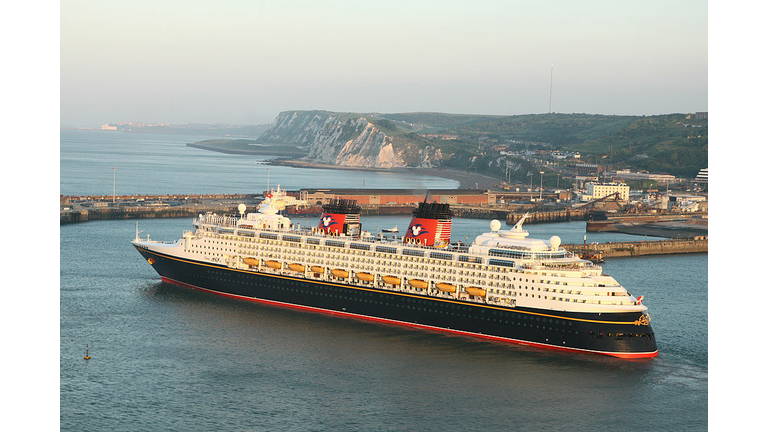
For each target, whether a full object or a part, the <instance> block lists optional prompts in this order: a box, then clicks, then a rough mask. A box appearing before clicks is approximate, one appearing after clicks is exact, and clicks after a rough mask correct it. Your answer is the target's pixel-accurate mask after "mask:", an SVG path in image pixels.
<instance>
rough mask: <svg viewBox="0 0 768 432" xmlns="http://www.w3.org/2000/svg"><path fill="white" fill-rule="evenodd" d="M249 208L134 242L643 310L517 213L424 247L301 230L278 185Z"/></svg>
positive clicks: (302, 269)
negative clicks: (468, 237) (170, 237)
mask: <svg viewBox="0 0 768 432" xmlns="http://www.w3.org/2000/svg"><path fill="white" fill-rule="evenodd" d="M271 195H272V196H271V197H269V196H268V197H267V198H266V199H265V200H264V201H263V202H262V203H261V205H260V206H259V211H258V212H257V213H248V214H244V209H245V208H244V206H241V216H240V217H226V216H221V215H216V214H210V213H209V214H205V215H202V214H201V215H199V217H198V218H196V219H195V220H194V227H195V229H194V230H193V231H186V232H184V234H183V236H182V238H181V239H180V240H178V241H176V242H173V243H162V242H155V241H150V240H149V239H147V240H142V239H140V238H139V237H138V234H137V237H136V240H134V242H133V243H134V244H135V245H136V246H137V247H140V248H144V249H149V250H153V251H155V252H158V253H162V254H166V255H171V256H174V257H176V258H178V259H184V260H190V261H194V262H201V263H211V264H218V265H226V266H228V267H230V268H235V269H238V270H241V271H253V272H261V273H269V274H274V275H284V276H290V277H294V278H295V277H299V278H305V279H308V280H315V281H318V282H324V281H325V282H335V283H344V284H348V285H353V286H361V287H376V288H381V289H387V290H392V291H400V292H413V293H418V294H421V295H428V296H433V297H439V298H455V299H461V300H467V301H472V302H478V303H484V304H489V305H496V306H500V307H509V308H515V307H526V308H536V309H543V310H552V311H573V312H601V313H610V312H630V311H638V312H642V311H645V310H647V308H646V306H644V305H643V304H642V303H641V301H638V299H637V298H635V297H634V296H632V295H630V294H629V293H628V292H627V290H626V289H625V288H624V287H623V286H621V285H620V284H619V283H618V282H616V280H615V279H614V278H612V277H611V276H608V275H605V274H603V273H602V268H601V267H600V266H598V265H595V264H593V263H591V262H589V261H585V260H582V259H580V258H579V257H578V256H576V255H575V254H573V253H571V252H569V251H567V250H566V249H564V248H562V247H560V238H559V237H557V236H553V237H551V238H550V239H549V240H539V239H530V238H528V232H527V231H525V230H523V229H522V224H523V222H524V220H525V218H523V219H522V220H521V221H520V222H518V223H517V225H515V226H514V227H513V228H512V229H511V230H502V229H500V228H501V223H500V222H499V221H493V222H491V230H490V232H487V233H484V234H482V235H479V236H477V238H475V240H474V241H473V243H472V244H471V245H469V246H466V245H448V246H447V247H427V246H420V245H416V244H411V243H403V241H402V239H401V238H397V237H392V236H389V237H384V236H383V234H378V235H371V234H369V233H367V232H363V233H361V235H360V236H355V237H351V236H344V235H331V234H329V235H326V234H324V233H323V231H322V230H320V229H317V228H306V227H304V228H300V227H298V226H294V225H293V224H292V223H291V221H290V220H289V219H288V218H287V217H284V216H282V215H280V214H278V208H279V207H280V206H279V205H278V202H279V201H280V199H281V194H280V193H273V194H271Z"/></svg>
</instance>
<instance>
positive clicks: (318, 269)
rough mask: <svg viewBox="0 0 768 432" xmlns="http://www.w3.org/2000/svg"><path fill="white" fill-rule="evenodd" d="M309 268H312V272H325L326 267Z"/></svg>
mask: <svg viewBox="0 0 768 432" xmlns="http://www.w3.org/2000/svg"><path fill="white" fill-rule="evenodd" d="M309 269H310V270H312V273H325V269H324V268H322V267H318V266H312V267H310V268H309Z"/></svg>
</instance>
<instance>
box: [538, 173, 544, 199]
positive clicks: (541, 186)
mask: <svg viewBox="0 0 768 432" xmlns="http://www.w3.org/2000/svg"><path fill="white" fill-rule="evenodd" d="M539 175H540V177H539V178H540V179H541V182H540V183H539V202H541V190H542V189H543V188H544V171H539Z"/></svg>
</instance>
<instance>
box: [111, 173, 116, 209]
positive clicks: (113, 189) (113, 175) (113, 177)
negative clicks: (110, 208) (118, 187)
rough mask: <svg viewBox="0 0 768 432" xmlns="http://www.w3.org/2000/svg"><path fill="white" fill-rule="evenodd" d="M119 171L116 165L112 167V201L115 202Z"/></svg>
mask: <svg viewBox="0 0 768 432" xmlns="http://www.w3.org/2000/svg"><path fill="white" fill-rule="evenodd" d="M116 172H117V168H116V167H112V202H113V203H114V202H115V173H116Z"/></svg>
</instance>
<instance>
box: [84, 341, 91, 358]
mask: <svg viewBox="0 0 768 432" xmlns="http://www.w3.org/2000/svg"><path fill="white" fill-rule="evenodd" d="M83 358H84V359H86V360H90V359H91V356H89V355H88V345H87V344H86V345H85V357H83Z"/></svg>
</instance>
